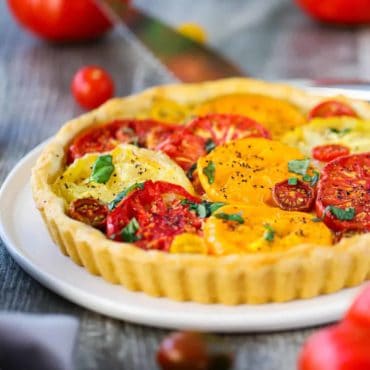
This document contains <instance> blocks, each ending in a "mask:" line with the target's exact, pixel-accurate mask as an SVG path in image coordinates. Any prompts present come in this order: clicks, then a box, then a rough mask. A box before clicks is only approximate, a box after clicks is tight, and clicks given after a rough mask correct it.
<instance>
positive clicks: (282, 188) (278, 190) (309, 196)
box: [272, 180, 315, 212]
mask: <svg viewBox="0 0 370 370" xmlns="http://www.w3.org/2000/svg"><path fill="white" fill-rule="evenodd" d="M272 198H273V200H274V202H275V203H276V204H277V205H278V206H279V207H280V208H281V209H284V210H286V211H302V212H304V211H309V210H310V209H311V208H312V206H313V203H314V200H315V191H314V189H313V188H312V187H311V186H310V185H308V184H306V183H305V182H303V181H301V180H297V183H296V185H290V184H289V183H288V180H284V181H282V182H279V183H277V184H275V186H274V188H273V190H272Z"/></svg>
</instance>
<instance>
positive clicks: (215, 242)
mask: <svg viewBox="0 0 370 370" xmlns="http://www.w3.org/2000/svg"><path fill="white" fill-rule="evenodd" d="M220 215H221V216H222V218H218V216H220ZM235 215H238V217H237V218H235ZM233 219H236V220H238V221H239V222H237V221H233ZM204 238H205V241H206V243H207V245H208V250H209V254H213V255H226V254H239V253H256V252H270V251H282V250H286V249H288V248H290V247H293V246H296V245H299V244H304V243H313V244H319V245H327V246H328V245H331V244H332V234H331V232H330V230H329V229H328V228H327V227H326V226H325V224H323V223H322V222H314V221H312V216H311V215H310V214H307V213H303V212H288V211H283V210H280V209H278V208H270V207H265V206H259V207H255V206H242V205H230V206H224V207H222V208H220V209H218V210H217V211H216V212H215V213H214V215H212V216H211V217H210V218H209V219H207V221H206V223H205V226H204Z"/></svg>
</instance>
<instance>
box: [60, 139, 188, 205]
mask: <svg viewBox="0 0 370 370" xmlns="http://www.w3.org/2000/svg"><path fill="white" fill-rule="evenodd" d="M106 154H111V155H112V162H113V165H114V172H113V173H112V175H111V176H110V178H109V180H108V181H107V182H106V183H105V184H100V183H97V182H94V181H91V180H90V176H91V171H92V170H91V169H92V166H93V164H94V163H95V161H96V160H97V158H98V157H99V154H95V153H94V154H86V155H85V156H83V157H81V158H79V159H77V160H75V161H74V162H73V163H72V164H71V165H70V166H69V167H68V168H67V169H66V170H65V172H64V173H63V174H62V175H61V176H60V177H58V178H57V180H56V182H55V183H54V185H53V189H54V191H55V192H56V193H57V194H58V195H60V196H62V197H63V198H64V199H66V201H67V202H71V201H73V200H75V199H79V198H89V197H92V198H96V199H99V200H101V201H103V202H110V201H111V200H112V199H114V198H115V196H116V195H117V194H118V193H120V192H121V191H123V190H124V189H126V188H127V187H129V186H131V185H133V184H135V183H140V182H144V181H146V180H153V181H157V180H161V181H167V182H170V183H173V184H178V185H181V186H182V187H183V188H185V189H186V190H187V191H188V192H189V193H191V194H194V190H193V187H192V185H191V183H190V181H189V180H188V178H187V177H186V175H185V173H184V171H183V170H182V169H181V168H180V167H179V166H178V165H177V164H176V163H175V162H173V161H172V160H171V159H169V158H168V157H167V156H166V155H165V154H163V153H160V152H154V151H152V150H149V149H144V148H138V147H136V146H134V145H119V146H117V147H116V148H115V149H114V150H113V151H111V152H108V153H104V155H106Z"/></svg>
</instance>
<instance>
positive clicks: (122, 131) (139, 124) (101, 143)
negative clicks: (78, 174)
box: [68, 119, 175, 163]
mask: <svg viewBox="0 0 370 370" xmlns="http://www.w3.org/2000/svg"><path fill="white" fill-rule="evenodd" d="M174 129H175V128H174V126H171V125H170V124H165V123H163V122H158V121H154V120H135V119H124V120H118V121H113V122H110V123H107V124H105V125H102V126H98V127H94V128H92V129H90V130H88V131H85V132H83V133H82V134H80V135H79V136H77V138H76V139H75V140H74V141H73V143H72V145H71V146H70V147H69V150H68V162H69V163H71V162H73V161H74V160H75V159H76V158H79V157H82V156H83V155H85V154H86V153H93V152H106V151H109V150H112V149H114V148H115V147H116V146H117V145H118V144H120V143H125V144H136V145H139V146H142V147H149V148H150V149H151V148H153V147H155V146H156V145H157V144H158V142H160V141H162V140H163V139H164V137H167V136H169V135H170V134H171V133H172V132H173V131H174Z"/></svg>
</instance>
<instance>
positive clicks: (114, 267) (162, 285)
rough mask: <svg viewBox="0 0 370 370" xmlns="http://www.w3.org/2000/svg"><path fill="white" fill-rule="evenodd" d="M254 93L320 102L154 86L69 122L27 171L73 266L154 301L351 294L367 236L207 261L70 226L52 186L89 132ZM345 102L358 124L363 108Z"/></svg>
mask: <svg viewBox="0 0 370 370" xmlns="http://www.w3.org/2000/svg"><path fill="white" fill-rule="evenodd" d="M244 92H245V93H247V92H248V93H260V94H264V95H269V96H273V97H277V98H280V99H285V100H288V101H290V102H291V103H293V104H295V105H297V106H298V107H299V108H300V109H302V111H303V112H308V111H309V110H310V109H311V108H312V107H313V106H314V105H315V104H317V103H318V102H319V101H321V100H322V99H323V98H322V97H319V96H313V95H310V94H307V93H305V92H303V91H301V90H299V89H296V88H293V87H291V86H287V85H282V84H270V83H267V82H263V81H258V80H251V79H242V78H236V79H227V80H220V81H216V82H207V83H201V84H192V85H172V86H160V87H156V88H153V89H150V90H147V91H145V92H143V93H142V94H139V95H136V96H131V97H128V98H124V99H123V98H122V99H113V100H111V101H109V102H108V103H106V104H104V105H103V106H102V107H100V108H99V109H97V110H95V111H92V112H90V113H87V114H85V115H83V116H81V117H79V118H77V119H74V120H72V121H70V122H68V123H67V124H66V125H65V126H63V127H62V129H61V130H60V131H59V132H58V133H57V135H56V136H55V137H54V138H53V139H52V140H51V142H50V143H49V144H48V145H47V146H46V148H45V149H44V150H43V152H42V154H41V156H40V158H39V159H38V161H37V163H36V165H35V167H34V168H33V171H32V189H33V196H34V199H35V202H36V205H37V208H38V209H39V210H40V212H41V214H42V216H43V219H44V221H45V223H46V225H47V227H48V230H49V232H50V234H51V236H52V238H53V240H54V242H55V243H56V244H57V245H58V246H59V247H60V249H61V251H62V252H63V253H64V254H67V255H69V256H70V257H71V258H72V259H73V261H74V262H76V263H78V264H80V265H83V266H85V267H86V269H87V270H88V271H89V272H91V273H93V274H98V275H101V276H102V277H103V278H104V279H106V280H107V281H109V282H111V283H121V284H122V285H123V286H125V287H126V288H128V289H131V290H138V291H143V292H145V293H147V294H150V295H153V296H164V297H168V298H171V299H175V300H180V301H185V300H191V301H196V302H203V303H224V304H240V303H265V302H271V301H272V302H282V301H288V300H292V299H296V298H309V297H314V296H317V295H319V294H323V293H330V292H334V291H337V290H339V289H342V288H344V287H348V286H353V285H356V284H359V283H361V282H362V281H364V280H366V279H368V278H370V234H363V235H357V236H354V237H352V238H346V239H343V240H342V241H341V242H340V243H338V244H336V245H335V247H320V246H317V245H312V244H305V245H299V246H296V247H294V248H292V249H290V250H287V251H285V252H269V253H260V254H254V255H231V256H224V257H213V256H207V255H190V254H179V255H176V254H167V253H163V252H158V251H144V250H142V249H140V248H137V247H135V246H134V245H131V244H127V243H117V242H113V241H111V240H108V239H107V238H106V237H105V236H104V235H103V234H102V233H101V232H100V231H98V230H95V229H92V228H91V227H89V226H87V225H85V224H82V223H80V222H78V221H75V220H73V219H71V218H69V217H68V216H67V215H66V213H65V209H64V207H65V202H64V201H63V200H62V199H61V198H58V197H57V196H56V195H55V194H54V193H53V191H52V188H51V184H52V183H53V182H54V181H55V179H56V177H57V176H58V175H59V174H60V173H61V171H62V170H63V167H64V164H65V148H66V147H67V146H68V144H69V143H70V142H71V140H72V139H73V137H74V136H75V135H77V134H78V133H79V132H81V131H83V130H84V129H86V128H87V127H90V126H92V125H99V124H102V123H104V122H107V121H109V120H112V119H115V118H123V117H133V116H136V115H137V114H138V113H139V112H141V111H142V110H147V109H149V108H150V105H151V102H152V101H153V99H156V98H168V99H172V100H175V101H177V102H179V103H181V104H189V105H192V104H199V103H201V102H202V101H205V100H208V99H210V98H213V97H216V96H220V95H226V94H230V93H244ZM339 99H341V100H343V101H348V102H349V103H350V104H351V105H352V106H353V107H354V108H355V109H356V110H357V112H358V113H359V114H360V116H362V117H363V118H365V119H370V107H369V105H368V104H367V103H365V102H361V101H353V100H349V99H347V98H345V97H339Z"/></svg>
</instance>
